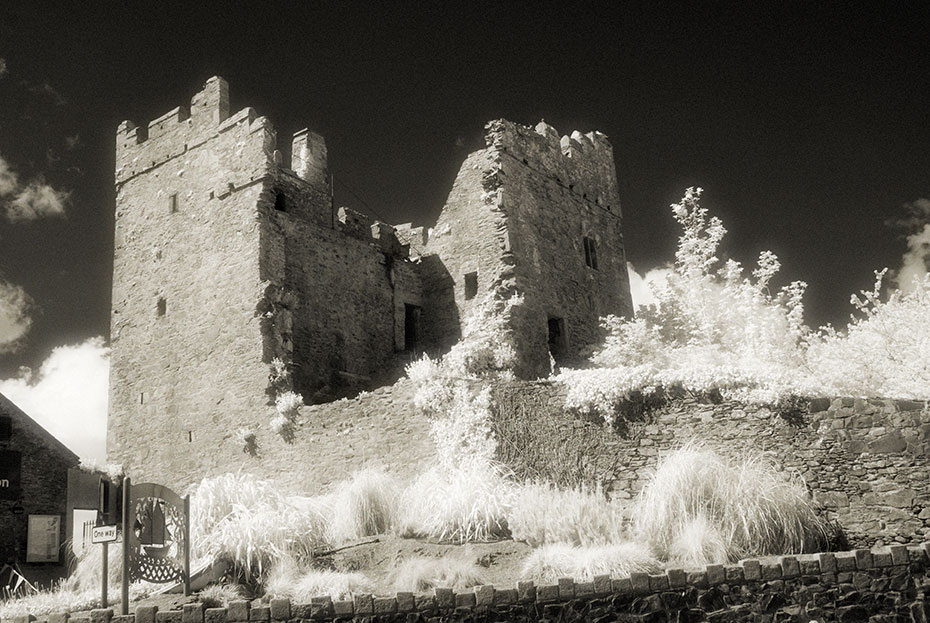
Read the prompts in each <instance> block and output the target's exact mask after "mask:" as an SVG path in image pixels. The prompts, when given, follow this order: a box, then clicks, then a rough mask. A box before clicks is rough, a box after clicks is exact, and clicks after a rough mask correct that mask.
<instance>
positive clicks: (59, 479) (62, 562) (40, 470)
mask: <svg viewBox="0 0 930 623" xmlns="http://www.w3.org/2000/svg"><path fill="white" fill-rule="evenodd" d="M0 416H4V417H8V418H10V421H11V431H10V433H11V434H10V437H9V438H8V439H6V440H0V450H7V451H13V452H19V453H20V454H21V457H22V458H21V463H20V490H19V495H18V496H17V497H16V499H0V566H2V565H3V564H5V563H7V562H12V561H14V560H16V561H18V562H19V563H20V567H21V569H22V571H23V573H24V574H25V575H26V577H27V578H28V579H29V580H30V581H32V582H38V583H40V584H42V585H44V586H46V587H47V586H49V584H50V583H51V580H53V579H57V578H59V577H62V576H63V575H64V574H65V569H66V564H67V559H66V557H65V553H64V552H65V548H64V544H65V541H66V539H69V538H70V537H71V535H70V534H68V533H67V532H66V530H65V526H66V524H67V521H66V517H65V514H66V511H67V504H66V502H67V493H68V468H71V467H74V466H76V465H77V464H78V457H77V456H76V455H75V454H74V453H73V452H71V451H70V450H68V449H67V448H66V447H65V446H63V445H62V444H61V443H60V442H59V441H58V440H57V439H55V438H54V437H52V435H51V434H49V433H48V432H47V431H46V430H44V429H43V428H42V427H41V426H39V425H38V424H37V423H36V422H35V421H33V420H32V419H31V418H29V417H28V416H26V415H25V414H23V412H22V411H21V410H20V409H19V408H18V407H16V406H15V405H14V404H13V403H12V402H10V401H9V400H7V399H6V398H5V397H4V396H2V395H0ZM4 497H6V496H4ZM14 508H15V509H17V512H16V513H14V512H13V509H14ZM29 515H58V516H59V517H60V521H61V531H60V534H59V542H60V543H61V544H62V548H61V552H60V557H59V559H58V561H57V562H56V563H32V564H27V563H26V539H27V535H28V522H29Z"/></svg>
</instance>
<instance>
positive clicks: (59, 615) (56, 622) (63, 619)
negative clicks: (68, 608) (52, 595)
mask: <svg viewBox="0 0 930 623" xmlns="http://www.w3.org/2000/svg"><path fill="white" fill-rule="evenodd" d="M70 617H71V615H70V614H68V613H67V612H56V613H55V614H50V615H48V623H68V619H69V618H70Z"/></svg>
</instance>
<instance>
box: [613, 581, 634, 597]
mask: <svg viewBox="0 0 930 623" xmlns="http://www.w3.org/2000/svg"><path fill="white" fill-rule="evenodd" d="M610 590H611V592H612V593H614V594H616V595H620V596H628V595H632V594H633V583H632V582H631V581H630V578H614V579H612V580H611V581H610Z"/></svg>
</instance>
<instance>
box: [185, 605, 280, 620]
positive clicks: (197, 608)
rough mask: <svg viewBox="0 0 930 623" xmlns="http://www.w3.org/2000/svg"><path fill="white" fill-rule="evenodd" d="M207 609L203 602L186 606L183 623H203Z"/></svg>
mask: <svg viewBox="0 0 930 623" xmlns="http://www.w3.org/2000/svg"><path fill="white" fill-rule="evenodd" d="M205 609H206V605H205V604H204V603H203V602H197V603H192V604H184V605H183V606H182V607H181V623H203V611H204V610H205ZM285 620H286V619H285Z"/></svg>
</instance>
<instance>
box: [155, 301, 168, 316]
mask: <svg viewBox="0 0 930 623" xmlns="http://www.w3.org/2000/svg"><path fill="white" fill-rule="evenodd" d="M155 312H156V313H157V314H158V315H159V316H164V315H165V314H166V313H167V312H168V301H166V300H165V299H158V303H157V304H156V305H155Z"/></svg>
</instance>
